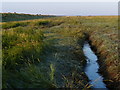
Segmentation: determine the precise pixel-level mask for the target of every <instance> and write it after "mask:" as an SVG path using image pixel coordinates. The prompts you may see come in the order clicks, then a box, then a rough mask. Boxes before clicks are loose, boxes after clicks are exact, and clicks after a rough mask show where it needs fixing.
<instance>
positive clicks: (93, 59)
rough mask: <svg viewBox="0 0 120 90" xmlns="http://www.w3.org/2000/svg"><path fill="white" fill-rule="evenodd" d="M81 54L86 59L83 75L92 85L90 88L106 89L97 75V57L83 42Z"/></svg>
mask: <svg viewBox="0 0 120 90" xmlns="http://www.w3.org/2000/svg"><path fill="white" fill-rule="evenodd" d="M83 52H84V54H85V56H86V59H87V65H86V67H85V73H86V75H87V76H88V78H89V80H90V82H89V84H91V85H92V88H105V89H106V90H108V89H107V88H106V85H105V83H104V82H103V77H102V76H101V75H100V74H99V73H98V69H99V64H98V63H97V60H98V57H97V56H96V55H95V53H94V52H93V51H92V50H91V47H90V45H89V43H88V42H85V44H84V47H83Z"/></svg>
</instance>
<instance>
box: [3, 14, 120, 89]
mask: <svg viewBox="0 0 120 90" xmlns="http://www.w3.org/2000/svg"><path fill="white" fill-rule="evenodd" d="M116 24H117V17H114V16H104V17H102V16H97V17H87V16H86V17H54V18H47V19H39V20H28V21H21V22H20V21H19V22H8V23H3V24H2V25H3V27H2V28H3V30H2V31H3V34H2V38H3V40H2V46H3V49H2V52H3V54H2V56H3V61H2V63H3V87H5V88H7V87H11V88H16V87H17V88H19V87H23V88H28V87H31V88H35V87H38V88H40V87H41V88H50V87H53V88H55V87H58V86H59V85H58V86H57V84H56V82H59V81H58V80H59V79H61V78H56V77H57V76H56V75H58V76H59V74H60V73H61V72H63V73H64V74H66V71H65V70H64V69H67V70H69V69H70V71H69V72H68V74H69V75H68V76H65V75H63V76H64V77H63V79H64V81H65V83H64V86H63V87H67V88H78V87H80V88H82V89H84V88H86V87H87V88H90V87H91V86H89V85H88V83H87V82H88V81H87V80H88V79H87V77H86V75H85V73H84V71H83V70H84V65H85V63H86V61H85V56H84V54H83V51H82V47H83V44H84V41H85V40H86V39H89V40H91V41H92V42H91V45H94V46H96V47H97V53H99V54H100V56H102V60H101V62H102V63H103V64H104V66H105V67H106V71H105V72H107V73H108V77H107V80H108V81H110V80H112V81H113V83H114V82H117V81H120V80H119V70H117V68H118V67H119V66H120V64H119V63H120V62H119V60H118V55H117V53H118V52H117V50H118V49H117V45H118V44H117V43H118V39H117V38H118V33H117V27H118V26H117V25H116ZM54 53H56V54H55V55H56V56H51V55H54ZM49 60H51V61H49ZM57 60H58V61H59V60H60V61H59V62H57ZM55 62H57V63H55ZM78 62H79V63H78ZM60 63H63V65H65V66H64V68H63V65H61V64H60ZM56 64H57V65H58V66H59V67H57V66H56ZM103 64H102V65H103ZM60 67H61V68H62V69H63V70H59V68H60ZM103 69H105V68H102V70H103ZM116 87H117V86H116Z"/></svg>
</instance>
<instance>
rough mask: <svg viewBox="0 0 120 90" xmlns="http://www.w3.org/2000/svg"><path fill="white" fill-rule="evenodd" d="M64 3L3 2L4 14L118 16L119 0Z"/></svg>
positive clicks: (19, 0) (17, 0) (5, 0)
mask: <svg viewBox="0 0 120 90" xmlns="http://www.w3.org/2000/svg"><path fill="white" fill-rule="evenodd" d="M8 1H9V2H8ZM24 1H25V2H24ZM27 1H28V2H27ZM33 1H34V2H33ZM38 1H39V2H38ZM54 1H57V2H54ZM62 1H65V0H61V1H60V0H44V2H43V0H3V1H2V12H17V13H30V14H49V15H50V14H52V15H68V16H76V15H82V16H86V15H118V2H117V0H100V1H99V0H98V1H97V0H96V1H97V2H95V0H79V2H78V0H69V2H68V0H66V2H62ZM73 1H74V2H73ZM82 1H84V2H82ZM88 1H89V2H88Z"/></svg>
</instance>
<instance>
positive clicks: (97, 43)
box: [87, 35, 120, 90]
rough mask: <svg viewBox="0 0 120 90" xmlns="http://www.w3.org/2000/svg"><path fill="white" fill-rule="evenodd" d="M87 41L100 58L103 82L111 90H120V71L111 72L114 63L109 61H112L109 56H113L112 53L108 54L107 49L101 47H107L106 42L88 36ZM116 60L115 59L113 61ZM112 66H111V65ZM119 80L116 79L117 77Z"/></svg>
mask: <svg viewBox="0 0 120 90" xmlns="http://www.w3.org/2000/svg"><path fill="white" fill-rule="evenodd" d="M87 41H88V42H89V44H90V45H91V48H92V50H93V51H94V52H95V54H96V55H97V56H98V63H99V66H100V68H99V73H100V74H101V75H102V76H103V77H104V79H103V81H104V83H105V84H106V85H107V88H108V89H110V90H116V89H119V88H120V86H119V83H120V82H119V80H120V79H119V71H116V72H112V71H110V69H109V68H110V66H109V64H110V63H112V62H110V61H108V60H109V59H112V58H111V57H109V56H112V54H111V53H109V52H106V49H104V48H102V47H101V46H103V47H105V45H104V43H103V42H104V41H102V40H101V39H100V38H99V39H95V36H92V35H91V36H90V35H87ZM112 60H114V59H112ZM110 65H111V64H110ZM117 76H118V78H115V77H117Z"/></svg>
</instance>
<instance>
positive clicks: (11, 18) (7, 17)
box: [0, 13, 55, 22]
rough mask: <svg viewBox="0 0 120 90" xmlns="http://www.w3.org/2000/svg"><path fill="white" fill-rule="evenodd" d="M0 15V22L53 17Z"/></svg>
mask: <svg viewBox="0 0 120 90" xmlns="http://www.w3.org/2000/svg"><path fill="white" fill-rule="evenodd" d="M0 14H1V15H2V22H10V21H21V20H32V19H40V18H50V17H55V16H52V15H31V14H19V13H0Z"/></svg>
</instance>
